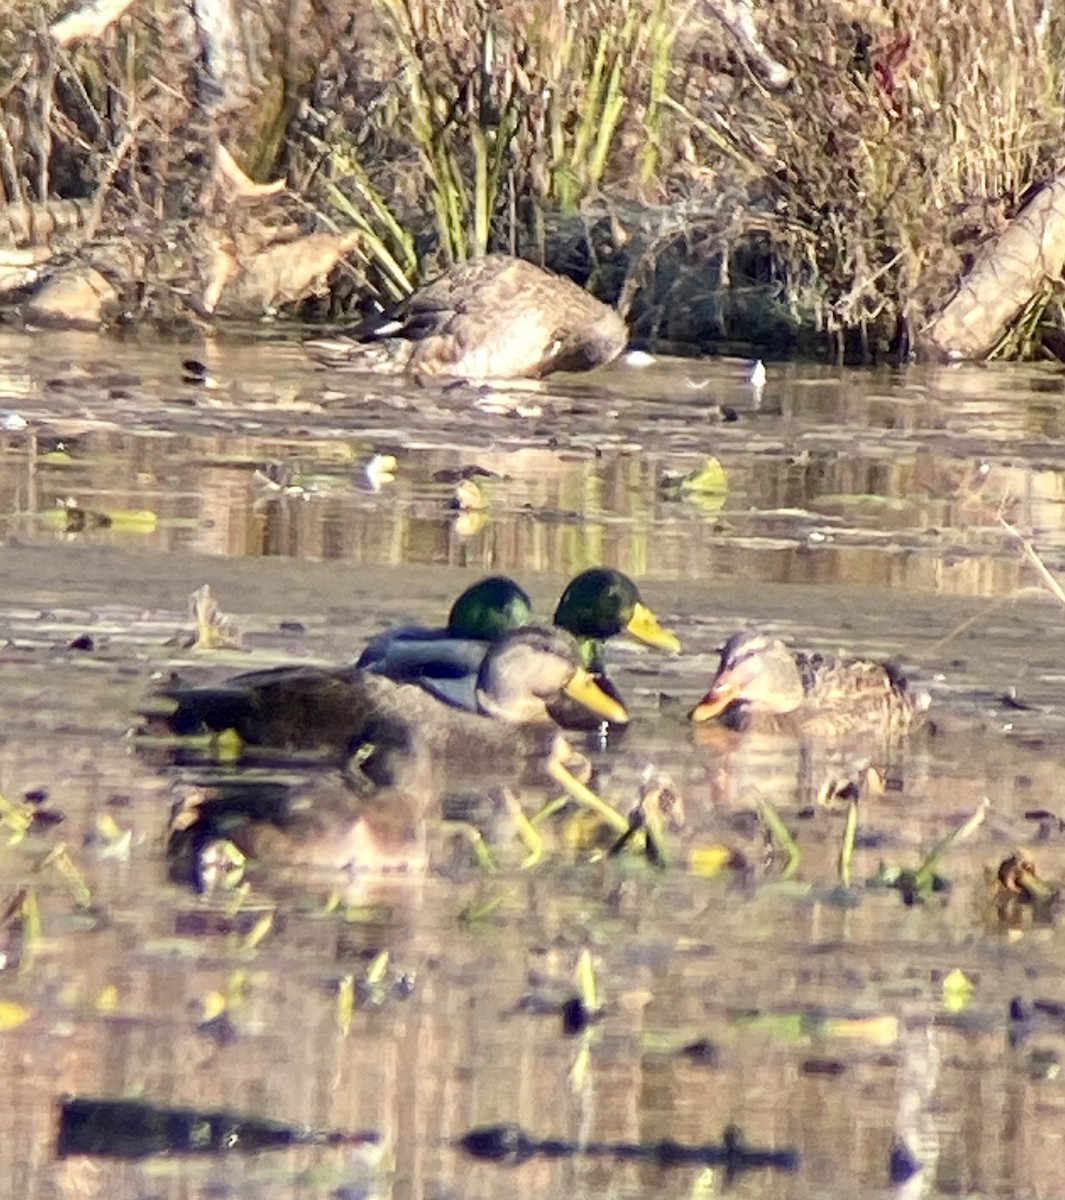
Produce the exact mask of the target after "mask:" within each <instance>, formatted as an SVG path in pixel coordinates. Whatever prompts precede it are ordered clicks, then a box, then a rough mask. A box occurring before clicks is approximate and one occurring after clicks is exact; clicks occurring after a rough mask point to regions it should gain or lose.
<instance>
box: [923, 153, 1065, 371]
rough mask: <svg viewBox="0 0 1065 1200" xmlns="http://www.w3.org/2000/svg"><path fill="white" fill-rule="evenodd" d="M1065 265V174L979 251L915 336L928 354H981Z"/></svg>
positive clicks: (1038, 194)
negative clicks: (941, 305) (957, 284)
mask: <svg viewBox="0 0 1065 1200" xmlns="http://www.w3.org/2000/svg"><path fill="white" fill-rule="evenodd" d="M1063 266H1065V174H1063V175H1058V176H1056V177H1055V178H1054V179H1052V180H1051V181H1050V182H1049V183H1047V184H1046V186H1045V187H1043V188H1042V189H1041V190H1040V191H1039V192H1038V193H1037V194H1036V195H1035V196H1034V197H1033V199H1032V200H1030V201H1029V202H1028V204H1026V205H1025V206H1024V208H1022V209H1021V211H1020V212H1019V213H1018V214H1017V215H1016V217H1014V218H1013V220H1012V221H1011V222H1010V224H1009V226H1008V228H1007V229H1006V230H1005V231H1004V232H1003V233H1001V234H1000V235H999V236H998V237H997V238H995V240H994V241H993V242H991V243H989V244H988V245H987V246H986V247H985V248H984V250H983V252H982V254H981V255H980V257H979V259H978V260H977V262H976V263H975V264H974V266H973V268H972V270H971V271H970V272H969V274H968V276H967V277H966V278H965V280H964V281H963V283H962V285H961V287H960V288H959V289H958V291H957V293H956V295H955V296H954V297H953V298H952V299H951V300H950V301H949V302H948V303H947V305H946V307H944V308H943V310H942V311H941V312H940V313H939V314H938V315H937V316H936V317H934V318H933V320H932V321H931V322H930V323H929V325H928V326H926V328H925V329H924V330H923V331H922V333H921V334H920V335H919V338H918V349H919V350H920V351H921V352H922V353H924V354H926V355H930V356H932V357H939V358H949V359H968V358H982V357H983V356H984V355H986V354H987V353H988V352H989V351H990V350H991V349H992V348H993V347H994V346H995V344H996V343H997V342H998V340H999V338H1000V337H1001V336H1002V333H1003V331H1004V330H1005V329H1006V327H1007V326H1008V325H1009V323H1010V321H1012V320H1013V319H1014V317H1016V316H1017V314H1018V313H1019V312H1020V311H1021V309H1022V308H1024V306H1025V305H1026V304H1027V303H1028V302H1029V300H1031V298H1032V297H1033V296H1034V295H1035V294H1036V293H1037V292H1038V291H1039V290H1040V289H1041V288H1042V287H1043V286H1044V284H1045V283H1046V282H1047V281H1048V280H1050V281H1057V280H1059V279H1060V278H1061V274H1062V268H1063Z"/></svg>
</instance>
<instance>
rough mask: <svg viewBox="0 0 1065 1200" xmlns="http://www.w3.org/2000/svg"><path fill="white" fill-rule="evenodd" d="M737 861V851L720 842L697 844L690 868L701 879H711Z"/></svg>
mask: <svg viewBox="0 0 1065 1200" xmlns="http://www.w3.org/2000/svg"><path fill="white" fill-rule="evenodd" d="M734 862H735V852H734V851H733V850H732V849H731V848H730V847H729V846H725V845H723V844H721V843H720V842H718V843H712V844H711V845H708V846H696V847H695V848H694V849H693V850H692V852H691V859H690V860H689V869H690V870H691V873H692V874H693V875H698V876H699V878H700V879H709V878H711V877H712V876H714V875H717V874H718V873H719V872H720V871H723V870H724V869H725V868H726V867H731V866H732V864H733V863H734Z"/></svg>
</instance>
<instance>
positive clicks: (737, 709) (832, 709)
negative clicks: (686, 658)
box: [691, 632, 929, 737]
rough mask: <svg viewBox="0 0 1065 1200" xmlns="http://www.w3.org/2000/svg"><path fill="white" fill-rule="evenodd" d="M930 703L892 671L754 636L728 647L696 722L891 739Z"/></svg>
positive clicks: (862, 660) (735, 640) (745, 636)
mask: <svg viewBox="0 0 1065 1200" xmlns="http://www.w3.org/2000/svg"><path fill="white" fill-rule="evenodd" d="M928 704H929V696H928V694H927V693H926V692H924V691H921V690H918V689H915V688H913V687H912V686H911V685H910V684H909V682H908V681H907V680H906V678H905V677H904V676H903V675H902V674H901V672H900V671H899V670H898V669H897V668H896V667H894V666H892V665H890V664H885V663H879V662H874V661H873V660H871V659H868V658H837V657H835V656H833V655H829V654H805V653H796V654H793V653H792V652H791V651H790V650H789V649H788V648H787V646H785V645H784V643H783V642H782V641H780V640H779V639H778V638H772V637H769V636H767V635H766V634H764V633H757V632H747V633H737V634H734V635H733V636H732V637H731V638H729V640H728V641H727V642H726V643H725V645H724V647H723V648H722V650H721V662H720V665H719V666H718V669H717V674H716V675H715V676H714V681H713V683H712V684H711V687H710V690H709V691H708V692H707V693H706V695H705V696H704V697H703V698H702V700H700V701H699V703H698V704H697V705H696V706H695V708H694V709H692V712H691V719H692V720H693V721H709V720H711V719H713V718H715V717H716V718H717V719H718V720H719V721H721V723H722V724H724V725H725V726H727V727H728V728H730V729H740V730H742V729H759V730H763V731H774V730H781V731H787V730H792V731H798V732H802V733H806V734H810V735H812V736H820V737H845V736H847V735H852V734H870V735H879V736H884V737H890V736H893V735H898V734H903V733H905V732H907V731H908V730H909V729H910V728H911V727H912V726H913V725H915V724H916V723H917V721H918V720H919V718H920V717H921V715H922V714H923V713H924V711H925V710H926V709H927V708H928Z"/></svg>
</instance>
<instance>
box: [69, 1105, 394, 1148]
mask: <svg viewBox="0 0 1065 1200" xmlns="http://www.w3.org/2000/svg"><path fill="white" fill-rule="evenodd" d="M379 1140H380V1135H379V1134H377V1133H372V1132H367V1131H362V1132H357V1133H346V1132H344V1131H342V1130H336V1129H311V1128H308V1127H307V1126H304V1125H286V1124H284V1123H283V1122H281V1121H268V1120H264V1119H262V1118H260V1117H245V1116H240V1115H238V1114H236V1113H230V1112H224V1111H204V1110H202V1109H195V1108H168V1107H165V1106H161V1105H155V1104H150V1103H148V1102H147V1101H143V1100H97V1099H93V1098H91V1097H84V1096H71V1097H67V1098H66V1099H64V1100H63V1101H61V1103H60V1108H59V1130H58V1134H57V1137H56V1155H57V1156H58V1157H59V1158H65V1157H69V1156H71V1155H76V1154H86V1155H93V1156H96V1157H103V1158H146V1157H148V1156H149V1155H153V1154H221V1153H225V1152H229V1151H242V1152H243V1153H246V1154H250V1153H255V1152H257V1151H260V1150H277V1149H281V1148H283V1147H286V1146H340V1145H344V1146H351V1145H372V1144H375V1143H376V1142H378V1141H379Z"/></svg>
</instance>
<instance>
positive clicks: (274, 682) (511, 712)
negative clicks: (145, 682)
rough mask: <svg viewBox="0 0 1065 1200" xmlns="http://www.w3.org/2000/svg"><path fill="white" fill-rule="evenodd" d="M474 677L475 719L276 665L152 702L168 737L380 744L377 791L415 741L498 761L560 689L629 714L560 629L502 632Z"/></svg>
mask: <svg viewBox="0 0 1065 1200" xmlns="http://www.w3.org/2000/svg"><path fill="white" fill-rule="evenodd" d="M476 680H477V684H476V698H477V707H478V711H477V712H476V713H470V712H465V711H463V710H462V709H458V708H453V707H451V706H449V705H447V704H445V703H443V702H442V701H441V700H439V699H438V698H437V697H435V696H433V695H431V694H430V693H429V692H427V691H424V690H423V689H422V688H420V687H416V686H413V685H410V684H401V683H396V682H394V681H393V680H391V679H387V678H386V677H385V676H383V675H378V674H375V673H374V672H372V671H367V670H363V669H362V668H360V667H330V668H324V667H309V666H308V667H302V666H297V667H290V666H286V667H274V668H272V669H270V670H265V671H252V672H248V673H246V674H243V675H237V676H235V677H234V678H233V679H230V680H229V681H228V682H226V683H223V684H220V685H217V686H204V687H182V686H174V685H170V686H168V687H165V688H163V689H161V691H160V692H159V693H158V695H160V696H162V697H165V698H166V699H167V700H169V701H171V702H172V703H173V705H174V710H173V712H171V713H169V714H168V715H165V716H163V717H162V720H163V721H164V723H165V724H166V726H167V728H168V729H169V730H170V731H171V732H173V733H176V734H192V733H196V732H198V731H201V730H204V729H206V730H214V731H222V730H227V729H232V730H234V731H235V732H236V733H237V734H238V735H239V736H240V738H241V739H242V741H243V742H245V743H247V744H250V745H256V746H270V747H275V748H278V749H282V750H296V751H315V752H317V753H319V754H323V755H325V756H329V757H332V758H334V759H336V758H337V757H339V758H340V759H341V760H342V761H343V760H346V759H347V758H348V757H349V756H350V755H351V754H353V753H355V752H357V751H358V750H359V748H360V747H365V746H367V745H372V746H378V747H384V750H383V751H381V752H379V755H378V758H377V760H376V762H375V761H374V760H373V759H371V760H370V761H369V762H366V761H364V762H363V763H362V768H361V769H362V770H363V772H364V773H365V774H369V775H370V777H371V779H372V780H373V782H374V783H376V784H380V783H382V782H383V783H390V782H391V781H392V779H393V778H394V777H395V776H396V774H397V770H396V769H395V768H394V767H393V764H392V762H391V758H392V757H394V756H395V755H396V754H398V755H400V756H405V755H406V754H408V753H409V745H410V744H411V743H413V742H417V743H418V744H419V745H424V746H425V747H426V748H427V753H428V754H429V756H430V758H431V759H432V760H433V761H434V762H435V763H438V764H440V765H441V766H444V767H447V768H450V767H452V766H454V767H457V768H465V769H469V770H471V771H476V770H477V769H478V768H479V767H484V768H486V769H487V768H489V767H493V766H495V765H496V764H497V761H498V759H499V756H500V755H501V754H502V755H503V761H504V762H506V761H507V754H506V752H505V751H504V747H505V746H506V745H507V743H508V741H512V742H514V744H515V745H517V744H518V741H519V739H515V737H514V729H515V728H516V727H526V728H530V729H533V730H541V731H543V732H546V733H547V734H548V735H551V734H553V733H554V732H555V729H556V727H555V726H554V724H553V723H552V722H551V721H550V718H549V716H548V713H547V705H548V703H549V702H550V701H551V700H553V699H555V697H556V696H558V694H559V693H560V692H563V691H564V692H565V693H566V694H567V695H569V696H571V697H573V698H574V699H576V700H577V701H578V702H579V703H583V704H587V705H588V706H589V707H590V708H592V710H593V711H595V712H597V713H598V714H599V715H600V716H601V717H603V718H605V719H607V720H616V721H624V720H625V719H626V717H627V714H626V713H625V710H624V708H623V707H622V706H621V705H620V704H619V703H618V702H617V701H615V700H613V699H612V698H610V697H609V696H607V695H605V694H604V693H603V692H602V690H601V689H600V688H598V687H597V686H596V684H595V683H594V681H592V680H591V679H590V678H589V676H588V673H587V672H586V671H585V670H584V669H583V668H582V667H581V665H580V656H579V651H578V648H577V645H576V642H575V641H574V639H573V638H572V637H571V636H570V635H569V634H567V633H565V632H564V631H562V630H558V629H547V628H541V627H538V626H535V625H530V626H526V627H524V628H523V629H518V630H515V631H513V632H511V633H509V634H507V635H506V636H505V637H504V638H503V639H502V640H501V641H499V642H498V643H496V644H495V645H494V646H492V647H491V649H490V650H489V652H488V654H486V655H485V656H484V660H483V662H482V663H481V665H480V668H479V670H478V673H477V676H476ZM486 717H490V718H492V720H486V719H485V718H486Z"/></svg>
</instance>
